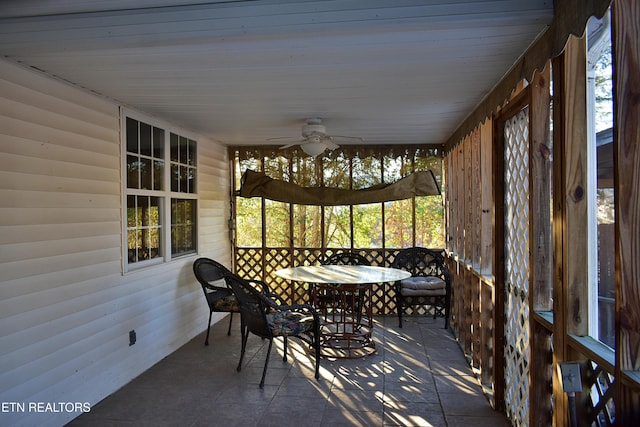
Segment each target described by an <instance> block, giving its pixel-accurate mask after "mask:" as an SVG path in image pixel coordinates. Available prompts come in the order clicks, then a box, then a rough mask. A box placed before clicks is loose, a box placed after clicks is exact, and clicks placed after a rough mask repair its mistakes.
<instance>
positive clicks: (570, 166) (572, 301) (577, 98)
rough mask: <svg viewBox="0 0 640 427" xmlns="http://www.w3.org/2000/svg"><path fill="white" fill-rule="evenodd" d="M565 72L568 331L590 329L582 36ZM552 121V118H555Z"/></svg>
mask: <svg viewBox="0 0 640 427" xmlns="http://www.w3.org/2000/svg"><path fill="white" fill-rule="evenodd" d="M564 57H565V64H564V66H565V72H564V74H563V75H562V76H558V77H559V78H560V79H562V82H563V84H564V88H565V94H566V95H567V96H566V97H564V105H563V108H562V110H563V112H564V122H565V123H564V127H563V128H562V133H563V139H564V153H565V157H564V161H565V163H564V165H563V166H564V168H565V175H564V177H565V181H564V191H563V192H562V193H561V194H562V196H563V197H564V198H565V200H566V205H565V210H566V216H565V225H566V226H565V233H566V234H565V236H566V239H565V242H567V243H568V242H570V244H566V245H565V246H564V253H563V258H564V266H565V277H564V278H565V286H566V300H565V310H566V311H565V312H566V313H567V319H566V321H567V325H566V326H567V330H566V332H567V333H570V334H575V335H581V336H584V335H587V334H588V333H589V319H588V303H589V287H588V281H589V275H588V270H587V269H586V268H585V265H584V264H585V260H586V259H587V256H588V248H589V245H588V235H587V232H586V230H587V229H588V220H587V207H588V196H587V148H588V147H587V144H586V141H587V69H586V63H587V46H586V40H585V39H584V38H580V39H579V38H576V37H573V36H572V37H569V41H568V42H567V47H566V48H565V53H564ZM554 123H555V122H554Z"/></svg>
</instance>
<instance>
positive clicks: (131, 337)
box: [129, 330, 136, 346]
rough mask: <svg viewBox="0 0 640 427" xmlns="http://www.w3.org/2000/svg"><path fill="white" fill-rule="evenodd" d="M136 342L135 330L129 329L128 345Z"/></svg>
mask: <svg viewBox="0 0 640 427" xmlns="http://www.w3.org/2000/svg"><path fill="white" fill-rule="evenodd" d="M135 343H136V331H135V330H132V331H129V346H132V345H134V344H135Z"/></svg>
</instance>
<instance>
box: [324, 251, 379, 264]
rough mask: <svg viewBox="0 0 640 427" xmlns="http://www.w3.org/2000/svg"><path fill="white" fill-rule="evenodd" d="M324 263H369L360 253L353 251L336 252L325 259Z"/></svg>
mask: <svg viewBox="0 0 640 427" xmlns="http://www.w3.org/2000/svg"><path fill="white" fill-rule="evenodd" d="M323 264H324V265H371V263H370V262H369V261H368V260H367V259H366V258H365V257H363V256H362V255H360V254H358V253H355V252H348V251H345V252H337V253H335V254H333V255H331V256H330V257H329V258H327V259H325V260H324V262H323Z"/></svg>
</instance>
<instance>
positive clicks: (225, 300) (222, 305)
mask: <svg viewBox="0 0 640 427" xmlns="http://www.w3.org/2000/svg"><path fill="white" fill-rule="evenodd" d="M210 295H212V296H213V295H215V294H210ZM216 297H217V295H216V296H214V297H213V298H211V299H213V301H211V304H212V306H213V309H214V310H215V311H237V312H239V311H240V305H239V304H238V300H237V299H236V297H235V295H233V294H228V295H224V296H222V297H217V298H216Z"/></svg>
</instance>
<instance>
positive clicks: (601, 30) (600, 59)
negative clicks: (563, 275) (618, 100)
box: [588, 18, 615, 348]
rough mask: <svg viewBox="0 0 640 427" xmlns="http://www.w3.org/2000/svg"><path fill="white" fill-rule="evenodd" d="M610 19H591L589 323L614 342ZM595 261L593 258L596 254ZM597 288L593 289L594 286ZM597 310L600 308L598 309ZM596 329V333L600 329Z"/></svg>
mask: <svg viewBox="0 0 640 427" xmlns="http://www.w3.org/2000/svg"><path fill="white" fill-rule="evenodd" d="M609 22H610V21H609V20H608V19H602V20H597V19H595V18H592V20H591V21H590V22H589V25H588V46H589V61H588V65H589V67H588V73H589V87H588V93H589V97H590V107H591V108H590V111H591V117H590V121H591V124H592V126H591V129H592V132H591V134H590V138H591V141H592V142H591V143H590V144H589V147H590V150H591V151H590V155H591V156H592V160H591V162H590V167H591V169H594V168H595V171H594V170H591V171H590V172H591V174H592V176H593V180H594V181H595V185H593V186H592V187H591V188H592V191H593V192H594V193H595V194H590V197H589V201H590V203H591V209H592V211H591V214H592V216H593V217H594V220H593V221H592V222H591V224H592V227H593V228H594V230H592V233H591V239H590V242H589V244H590V245H593V246H594V248H593V250H592V253H595V257H597V263H595V262H593V264H596V265H597V269H595V271H591V272H590V276H591V280H592V281H593V282H596V281H597V297H596V296H595V295H593V296H592V298H593V300H597V304H596V307H595V310H594V313H592V315H593V316H597V319H590V325H589V329H590V331H591V333H592V335H593V336H594V337H596V338H597V339H599V340H600V341H602V342H603V343H605V344H607V345H608V346H610V347H611V348H615V238H614V236H615V234H614V233H615V205H614V193H613V175H614V173H613V172H614V171H613V83H612V82H613V72H612V55H611V34H610V27H609V25H608V24H609ZM594 261H595V260H594ZM593 293H595V290H594V292H593ZM596 313H597V314H596ZM596 331H597V333H596Z"/></svg>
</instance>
